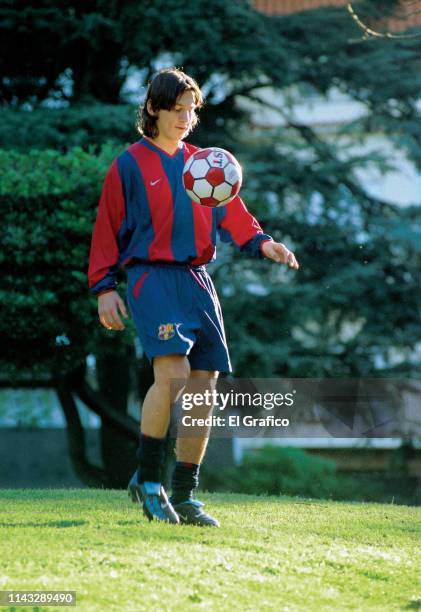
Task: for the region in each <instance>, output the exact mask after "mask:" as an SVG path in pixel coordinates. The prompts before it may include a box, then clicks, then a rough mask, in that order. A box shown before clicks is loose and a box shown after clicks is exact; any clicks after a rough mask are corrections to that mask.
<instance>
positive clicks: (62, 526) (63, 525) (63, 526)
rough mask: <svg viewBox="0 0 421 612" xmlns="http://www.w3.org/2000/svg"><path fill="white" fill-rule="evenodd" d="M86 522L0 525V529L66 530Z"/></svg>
mask: <svg viewBox="0 0 421 612" xmlns="http://www.w3.org/2000/svg"><path fill="white" fill-rule="evenodd" d="M87 522H88V521H48V522H46V523H36V522H31V523H0V527H19V528H20V527H54V528H55V529H67V528H68V527H80V525H85V524H86V523H87Z"/></svg>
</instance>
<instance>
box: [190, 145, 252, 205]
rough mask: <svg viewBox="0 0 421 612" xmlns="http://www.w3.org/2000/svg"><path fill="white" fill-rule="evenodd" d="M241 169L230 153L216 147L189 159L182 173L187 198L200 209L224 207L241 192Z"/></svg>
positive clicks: (197, 153)
mask: <svg viewBox="0 0 421 612" xmlns="http://www.w3.org/2000/svg"><path fill="white" fill-rule="evenodd" d="M241 181H242V172H241V166H240V164H239V163H238V161H237V160H236V159H235V157H234V156H233V155H231V153H229V152H228V151H225V149H220V148H219V147H208V148H207V149H200V150H199V151H196V152H195V153H193V155H190V157H189V158H188V160H187V161H186V163H185V165H184V169H183V185H184V189H185V190H186V192H187V195H188V196H189V198H191V199H192V200H194V201H195V202H197V203H198V204H202V205H203V206H210V207H211V208H215V207H216V206H225V204H228V202H230V201H231V200H232V199H233V198H234V197H235V196H236V195H237V193H238V192H239V191H240V187H241Z"/></svg>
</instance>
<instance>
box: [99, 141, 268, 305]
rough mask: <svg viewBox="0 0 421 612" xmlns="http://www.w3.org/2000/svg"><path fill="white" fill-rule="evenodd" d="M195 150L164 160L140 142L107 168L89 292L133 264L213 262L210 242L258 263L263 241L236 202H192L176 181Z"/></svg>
mask: <svg viewBox="0 0 421 612" xmlns="http://www.w3.org/2000/svg"><path fill="white" fill-rule="evenodd" d="M197 150H198V147H195V146H193V145H191V144H187V143H185V142H181V143H180V148H179V149H178V150H177V151H176V152H175V153H174V154H173V155H169V154H168V153H166V152H165V151H163V150H162V149H160V148H159V147H157V146H156V145H154V144H153V143H152V142H151V141H150V140H148V139H147V138H142V139H141V140H139V141H138V142H136V143H135V144H133V145H131V146H130V147H129V148H128V149H127V150H126V151H125V152H124V153H123V154H122V155H120V156H119V157H117V158H116V159H115V160H114V162H113V163H112V165H111V167H110V169H109V171H108V173H107V175H106V177H105V181H104V186H103V190H102V194H101V199H100V202H99V207H98V213H97V218H96V222H95V226H94V230H93V235H92V243H91V251H90V257H89V271H88V279H89V288H90V291H91V292H92V293H94V294H96V295H97V294H99V293H102V292H105V291H107V290H110V289H114V288H115V287H116V285H117V273H118V270H119V268H120V267H124V266H127V265H129V264H130V263H131V262H133V261H134V260H140V261H143V262H154V261H155V262H158V261H159V262H168V263H183V264H184V263H185V264H190V265H193V266H196V265H202V264H206V263H208V262H210V261H212V260H213V259H215V255H216V250H215V243H216V236H217V234H219V236H220V238H221V240H222V241H224V242H233V243H234V244H235V245H236V246H237V247H238V248H240V249H241V250H243V251H246V252H247V253H249V254H251V255H253V256H255V257H261V256H262V255H261V252H260V248H259V247H260V244H261V243H262V242H264V241H265V240H271V237H270V236H268V235H267V234H263V232H262V229H261V227H260V225H259V223H258V222H257V221H256V219H255V218H254V217H253V216H252V215H251V214H250V212H249V211H248V210H247V208H246V206H245V205H244V202H243V201H242V199H241V198H240V197H239V196H236V197H235V198H234V199H233V200H232V201H231V202H229V203H228V204H227V205H226V206H221V207H218V208H208V207H206V206H202V205H200V204H197V203H196V202H193V201H192V200H191V199H190V198H189V197H188V195H187V193H186V191H185V189H184V187H183V182H182V173H183V168H184V164H185V162H186V161H187V159H188V158H189V157H190V155H191V154H192V153H194V152H195V151H197Z"/></svg>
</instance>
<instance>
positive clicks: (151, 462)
mask: <svg viewBox="0 0 421 612" xmlns="http://www.w3.org/2000/svg"><path fill="white" fill-rule="evenodd" d="M165 441H166V438H153V437H152V436H147V435H145V434H143V433H141V434H140V443H139V448H138V449H137V452H136V456H137V460H138V468H139V469H138V477H137V480H138V482H139V484H142V482H146V481H148V482H161V466H162V464H163V462H164V456H165Z"/></svg>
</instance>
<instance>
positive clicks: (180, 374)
mask: <svg viewBox="0 0 421 612" xmlns="http://www.w3.org/2000/svg"><path fill="white" fill-rule="evenodd" d="M154 374H155V382H156V383H157V384H160V385H168V384H170V385H171V386H172V387H173V388H174V390H175V391H180V390H181V389H183V388H184V386H185V384H186V382H187V380H188V378H189V376H190V365H189V362H188V359H187V357H184V356H183V355H164V356H162V357H157V358H155V359H154Z"/></svg>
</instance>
